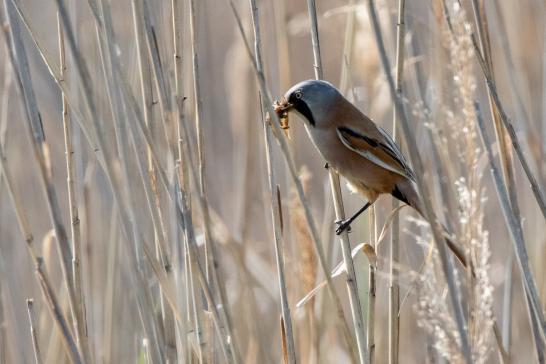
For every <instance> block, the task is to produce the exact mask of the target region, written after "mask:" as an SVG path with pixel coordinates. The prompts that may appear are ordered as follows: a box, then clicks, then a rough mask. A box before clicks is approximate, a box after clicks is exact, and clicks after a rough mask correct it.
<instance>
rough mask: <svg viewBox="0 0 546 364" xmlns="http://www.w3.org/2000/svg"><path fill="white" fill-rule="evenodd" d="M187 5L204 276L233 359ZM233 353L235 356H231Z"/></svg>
mask: <svg viewBox="0 0 546 364" xmlns="http://www.w3.org/2000/svg"><path fill="white" fill-rule="evenodd" d="M188 1H189V9H190V11H189V12H190V38H191V53H192V72H193V93H194V98H195V129H196V134H197V155H198V158H197V161H198V162H197V163H198V177H199V178H198V184H197V185H198V186H199V202H200V207H201V212H202V214H203V225H204V239H205V272H206V277H207V281H208V282H209V284H210V286H211V287H212V289H213V290H214V288H216V290H217V291H218V298H219V303H220V305H221V307H222V309H221V311H220V313H221V315H222V319H223V322H224V325H225V326H226V329H227V330H228V332H229V337H230V341H229V343H230V346H231V352H232V355H236V357H238V354H237V350H236V345H235V344H234V340H235V337H233V335H232V334H231V332H232V329H231V326H232V324H231V319H230V315H229V312H228V302H227V295H226V292H225V287H224V282H223V281H222V280H221V279H220V277H219V275H218V268H217V267H218V266H219V263H220V262H219V259H218V254H217V252H216V249H217V248H216V246H215V242H214V241H212V237H211V230H210V212H209V204H208V200H207V199H208V197H207V192H206V191H207V190H206V180H205V162H206V160H205V150H204V148H205V146H204V135H203V131H202V122H203V121H204V117H203V100H202V92H201V77H200V73H199V54H198V51H197V46H198V44H197V42H198V36H197V35H198V34H197V24H196V21H197V14H196V8H195V0H188ZM233 353H234V354H233Z"/></svg>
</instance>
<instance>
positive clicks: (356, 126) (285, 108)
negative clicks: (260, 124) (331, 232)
mask: <svg viewBox="0 0 546 364" xmlns="http://www.w3.org/2000/svg"><path fill="white" fill-rule="evenodd" d="M274 111H275V112H276V113H277V115H278V116H279V117H280V118H281V120H283V119H284V120H287V116H288V113H289V112H295V113H296V114H299V116H300V117H301V118H302V119H303V120H304V125H305V129H306V130H307V134H308V135H309V137H310V139H311V141H312V142H313V144H314V146H315V147H316V149H317V150H318V152H319V153H320V154H321V155H322V157H323V158H324V160H326V162H327V165H328V166H329V167H330V168H334V170H336V171H337V172H338V173H339V174H340V175H342V176H343V177H344V178H345V179H346V180H347V184H348V187H349V189H350V190H352V191H353V192H357V193H360V194H361V195H362V196H364V197H365V198H366V201H367V202H366V204H365V205H364V206H363V207H362V208H361V209H360V210H358V211H357V212H356V213H355V214H354V215H353V216H351V217H350V218H348V219H346V220H343V221H336V224H337V229H336V234H337V235H340V234H341V233H343V232H344V231H345V230H347V229H349V228H350V225H351V223H352V222H353V221H354V220H355V219H356V218H357V217H358V216H359V215H360V214H362V213H363V212H364V211H366V209H368V208H369V207H370V206H372V205H373V204H374V203H375V202H376V201H377V199H378V198H379V196H381V195H384V194H390V195H392V196H393V197H394V198H396V199H398V200H400V201H402V202H403V203H405V204H407V205H409V206H410V207H412V208H413V209H415V210H416V211H417V212H418V213H419V214H420V215H421V216H423V217H424V218H425V219H426V216H425V215H424V213H423V211H424V208H423V205H422V202H421V198H420V196H419V193H418V189H417V186H416V182H415V174H414V172H413V170H412V169H411V167H410V165H409V163H408V162H407V160H406V158H405V157H404V155H403V154H402V152H401V150H400V148H399V147H398V146H397V145H396V143H395V142H394V140H393V139H392V138H391V136H390V135H389V134H388V133H387V132H386V131H385V130H383V129H382V128H381V127H380V126H378V125H377V124H375V123H374V122H373V121H372V119H370V118H369V117H368V116H366V115H365V114H364V113H363V112H361V111H360V110H359V109H358V108H357V107H356V106H355V105H354V104H352V103H351V102H350V101H349V100H347V99H346V98H345V97H344V96H343V95H342V94H341V92H340V91H339V90H338V89H337V88H336V87H334V86H333V85H332V84H331V83H330V82H327V81H324V80H306V81H302V82H299V83H297V84H296V85H294V86H292V87H291V88H290V89H289V90H288V91H287V92H286V93H285V95H284V96H283V97H282V98H281V99H280V100H278V101H275V103H274ZM285 123H286V121H285ZM444 230H445V228H444ZM446 242H447V245H448V247H449V248H450V249H451V250H452V251H453V253H454V254H455V255H456V257H457V258H458V259H459V261H461V263H463V265H466V263H465V257H464V254H463V253H462V251H461V249H460V248H459V247H458V246H457V245H455V244H454V243H453V241H451V239H449V238H446Z"/></svg>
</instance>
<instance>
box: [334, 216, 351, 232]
mask: <svg viewBox="0 0 546 364" xmlns="http://www.w3.org/2000/svg"><path fill="white" fill-rule="evenodd" d="M336 226H337V228H336V235H341V233H343V232H344V231H345V230H347V232H348V233H350V232H351V223H350V222H349V220H337V221H336Z"/></svg>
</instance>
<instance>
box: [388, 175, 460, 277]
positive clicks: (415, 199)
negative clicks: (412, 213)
mask: <svg viewBox="0 0 546 364" xmlns="http://www.w3.org/2000/svg"><path fill="white" fill-rule="evenodd" d="M392 195H393V196H394V197H396V198H397V199H399V200H400V201H402V202H405V203H407V204H408V205H409V206H411V207H413V208H414V209H415V210H416V211H417V212H418V213H419V214H420V215H421V216H422V217H423V218H424V219H425V220H427V221H428V219H427V217H426V215H425V213H424V208H423V206H422V203H421V199H420V198H419V194H418V193H417V190H416V188H415V187H414V185H413V182H411V181H409V180H405V181H403V182H402V183H398V184H397V185H396V188H395V189H394V191H393V192H392ZM428 222H429V223H430V224H432V222H431V221H428ZM441 227H442V229H443V231H442V233H443V238H444V241H445V243H446V245H447V247H448V248H449V250H451V252H452V253H453V254H454V255H455V256H456V257H457V260H459V262H460V263H461V264H462V265H463V266H464V267H465V268H466V267H467V261H466V256H465V254H464V252H463V250H462V249H461V248H460V247H459V246H458V245H457V244H455V242H454V241H453V240H452V239H451V237H450V236H451V234H450V233H449V230H448V229H447V228H446V227H445V226H444V225H442V224H441Z"/></svg>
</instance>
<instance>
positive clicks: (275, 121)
mask: <svg viewBox="0 0 546 364" xmlns="http://www.w3.org/2000/svg"><path fill="white" fill-rule="evenodd" d="M228 2H229V5H230V7H231V9H232V13H233V15H234V17H235V21H236V24H237V28H238V30H239V33H240V35H241V38H242V39H243V41H244V44H245V49H246V51H247V54H248V57H249V59H250V62H251V64H252V67H253V69H254V72H255V74H256V77H257V79H258V83H259V86H260V90H261V95H262V97H263V98H264V101H265V106H267V111H268V113H269V115H270V116H271V117H272V123H271V124H270V126H271V127H272V128H273V135H274V136H275V137H276V138H277V141H278V142H279V144H280V148H281V151H282V153H283V156H284V158H285V161H286V164H287V165H288V171H289V173H290V177H291V178H292V180H293V182H294V184H295V186H296V192H297V194H298V198H299V200H300V202H301V204H302V206H303V208H304V210H305V219H306V222H307V225H308V226H309V231H310V232H311V236H312V237H313V243H314V245H315V250H316V251H317V255H318V257H319V263H320V267H321V270H322V272H323V273H324V275H325V277H326V284H327V287H328V292H329V294H330V296H331V298H332V300H333V301H334V305H335V309H336V315H337V317H338V322H337V323H338V325H340V327H341V330H342V332H343V335H344V339H345V341H346V343H347V345H348V347H349V348H350V349H349V350H351V348H352V347H353V345H352V342H353V338H352V336H351V333H350V330H349V326H348V324H347V321H346V320H345V317H344V314H343V308H342V306H341V301H340V299H339V296H338V295H337V293H336V291H335V289H334V286H333V282H332V278H331V277H330V274H329V269H328V267H327V263H326V257H325V255H324V250H323V245H322V241H321V239H320V236H319V234H318V230H317V226H316V224H315V221H314V218H313V215H312V213H311V209H310V207H309V203H308V202H307V198H306V197H305V194H304V190H303V186H302V184H301V181H300V179H299V177H298V173H297V170H296V166H295V163H294V159H293V157H292V154H291V152H290V148H289V146H288V142H287V140H286V139H287V138H286V136H285V135H284V132H283V131H282V130H281V128H280V126H279V125H280V122H279V118H278V116H277V114H276V113H275V112H274V110H273V100H272V97H271V94H270V92H269V89H268V88H267V84H266V82H265V76H264V73H263V72H259V71H258V68H257V65H256V62H255V59H254V57H253V55H252V51H251V48H250V45H249V42H248V40H247V39H246V36H245V33H244V28H243V25H242V22H241V18H240V16H239V13H238V11H237V9H236V7H235V5H234V3H233V0H228ZM351 352H352V351H351Z"/></svg>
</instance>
